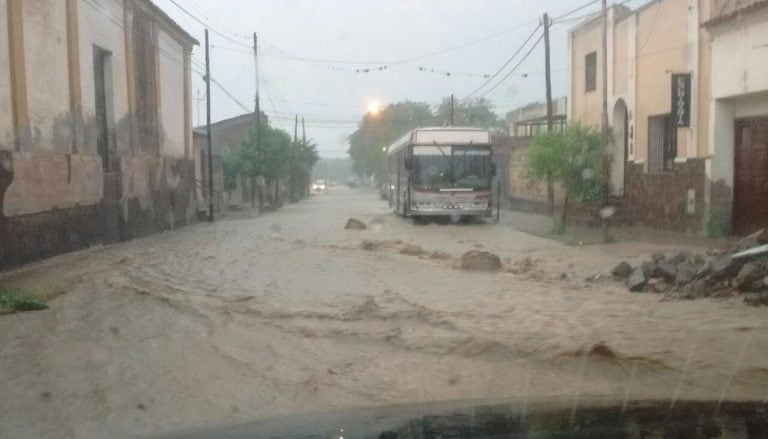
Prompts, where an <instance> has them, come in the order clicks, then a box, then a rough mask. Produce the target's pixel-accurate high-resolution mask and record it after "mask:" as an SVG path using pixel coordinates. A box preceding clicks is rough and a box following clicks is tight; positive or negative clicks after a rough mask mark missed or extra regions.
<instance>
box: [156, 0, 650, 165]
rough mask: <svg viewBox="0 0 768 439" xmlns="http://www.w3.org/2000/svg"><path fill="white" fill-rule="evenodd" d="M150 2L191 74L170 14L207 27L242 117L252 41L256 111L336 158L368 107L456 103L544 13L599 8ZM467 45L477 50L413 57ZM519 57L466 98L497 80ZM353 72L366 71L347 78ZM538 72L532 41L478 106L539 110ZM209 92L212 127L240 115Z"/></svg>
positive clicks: (574, 4) (372, 0) (247, 102)
mask: <svg viewBox="0 0 768 439" xmlns="http://www.w3.org/2000/svg"><path fill="white" fill-rule="evenodd" d="M154 1H155V3H156V4H157V5H158V6H160V7H161V8H162V9H163V10H164V11H166V12H167V13H168V14H169V15H170V16H171V17H172V18H174V19H175V20H176V21H177V22H178V23H179V24H180V25H181V26H183V27H184V28H185V29H186V30H187V31H188V32H189V33H190V34H192V35H193V36H194V37H196V38H197V39H199V40H200V43H201V46H200V47H196V48H195V50H194V52H193V59H194V60H195V61H193V69H195V70H201V69H200V67H195V66H203V65H204V64H203V61H204V59H205V57H204V49H203V29H204V26H203V25H201V24H200V23H198V22H196V21H195V20H194V19H193V18H191V17H190V16H189V15H187V14H186V13H185V12H184V11H182V9H181V8H180V7H179V6H181V7H183V8H184V9H185V10H186V11H188V12H189V13H191V14H192V15H194V16H195V17H197V18H198V19H199V20H201V21H203V22H205V23H208V26H209V27H210V28H211V29H213V30H215V31H216V32H218V33H219V34H223V35H224V36H222V35H219V34H217V33H215V32H214V31H213V30H212V31H211V34H210V39H211V44H212V46H213V47H212V49H211V76H212V77H213V78H214V80H215V81H217V82H218V83H220V84H221V85H222V86H223V87H224V88H226V89H227V90H228V91H229V92H230V93H231V94H233V95H234V98H235V99H236V100H237V101H239V102H240V103H241V104H242V105H243V106H245V107H246V108H248V109H251V108H252V107H253V96H254V89H255V80H254V63H253V54H252V50H251V49H249V47H251V46H252V42H253V36H252V35H253V32H256V33H257V34H258V38H259V72H260V82H259V83H260V96H261V99H260V101H261V108H262V110H263V111H265V112H266V113H267V114H268V115H269V117H270V120H271V122H272V123H273V125H276V126H278V127H282V128H285V129H286V130H288V131H289V132H291V133H292V132H293V115H294V114H299V116H304V117H305V118H306V125H307V126H306V129H307V137H309V138H311V139H314V140H315V141H316V142H317V143H318V145H319V150H320V154H321V156H323V157H346V149H347V145H346V138H347V136H349V134H351V133H352V132H353V131H354V130H355V128H356V122H357V121H359V120H360V118H361V117H362V115H363V114H364V113H365V111H366V108H367V106H368V105H369V103H370V102H371V101H378V102H380V103H381V104H382V105H386V104H388V103H393V102H398V101H402V100H406V99H409V100H413V101H422V102H428V103H430V104H437V103H439V102H440V100H441V98H442V97H444V96H448V95H450V94H451V93H454V94H455V95H456V97H457V99H461V98H464V97H466V96H467V95H468V94H469V93H471V92H472V91H474V90H475V89H476V88H477V87H479V86H480V85H481V84H483V83H484V82H485V81H486V79H484V78H483V77H482V75H484V74H493V73H495V72H496V71H497V70H498V69H499V68H500V67H501V66H502V65H503V64H504V63H505V62H506V61H507V60H508V59H509V57H510V56H511V55H512V54H513V53H514V52H515V51H516V50H517V49H518V48H519V47H520V45H521V44H522V42H523V41H524V40H525V39H526V38H527V37H528V36H529V35H530V34H531V33H532V32H533V30H534V29H535V28H536V27H537V26H538V24H539V21H540V17H541V15H542V14H543V13H544V12H549V14H550V16H551V17H553V18H556V17H559V16H561V15H563V14H565V13H567V12H569V11H572V10H574V9H576V8H578V7H579V6H582V5H588V6H587V7H586V8H584V9H582V10H580V11H578V12H575V13H574V14H572V15H570V16H568V18H578V17H581V16H583V15H585V14H589V13H591V12H595V11H598V10H599V8H600V2H599V1H592V2H590V1H589V0H154ZM645 1H646V0H633V1H631V2H629V3H628V4H627V6H630V7H633V8H634V7H636V6H638V5H640V4H643V3H645ZM174 2H175V3H176V4H174ZM609 3H611V2H610V1H609ZM575 24H577V22H576V21H568V22H562V23H559V24H555V25H553V27H552V31H551V44H552V69H553V74H552V81H553V93H554V96H555V97H557V96H563V95H565V94H566V87H567V80H568V72H567V30H568V29H569V28H571V27H573V26H574V25H575ZM225 36H226V38H225ZM537 37H538V35H537ZM478 40H483V41H480V42H477V43H476V44H470V45H467V46H466V47H463V48H460V49H456V50H450V51H447V52H445V53H442V54H439V55H434V56H425V55H431V54H434V53H435V52H440V51H442V50H444V49H448V48H454V47H456V46H461V45H465V44H467V43H471V42H475V41H478ZM534 41H535V38H534ZM526 51H527V50H524V51H523V52H522V53H521V54H520V55H519V56H518V58H516V59H515V61H513V62H512V63H511V64H510V66H509V67H508V68H507V69H506V70H504V71H503V72H502V73H501V74H500V75H499V76H497V77H496V78H495V79H494V80H493V81H492V82H491V83H490V84H489V85H488V86H487V87H486V88H484V89H482V90H481V91H480V92H479V93H478V94H482V93H483V92H484V91H486V90H487V89H488V88H491V87H492V86H494V85H495V84H496V83H497V82H499V80H500V79H502V78H503V77H504V76H505V75H506V74H507V72H508V71H509V69H510V68H511V67H512V66H514V65H515V64H517V60H519V59H520V58H522V55H523V54H524V53H525V52H526ZM293 58H303V59H306V60H309V61H301V60H298V59H293ZM339 61H344V62H339ZM403 61H407V62H403ZM384 66H386V69H383V67H384ZM365 68H368V69H371V72H369V73H356V72H355V70H357V69H365ZM380 68H382V70H379V69H380ZM419 68H423V69H424V70H420V69H419ZM432 69H434V70H435V72H434V73H433V72H431V71H430V70H432ZM543 71H544V51H543V44H539V45H538V46H537V47H536V48H535V49H534V51H533V52H532V53H531V55H530V56H529V57H528V58H527V59H526V60H525V61H524V62H523V64H522V65H521V66H520V67H519V69H518V70H516V71H515V72H514V73H513V74H512V75H511V76H510V77H509V78H508V79H507V80H506V81H504V82H503V83H501V84H500V85H499V86H498V87H496V88H495V89H494V90H493V91H492V92H490V93H489V94H488V95H487V96H486V97H487V98H489V99H491V101H492V102H493V104H494V107H495V111H496V112H497V113H498V114H499V115H503V114H505V113H506V112H507V111H509V110H511V109H514V108H516V107H519V106H522V105H525V104H527V103H530V102H535V101H542V100H543V99H544V97H545V92H544V75H543ZM446 72H450V73H451V75H450V76H448V75H446V74H445V73H446ZM525 75H527V76H525ZM212 87H213V89H212V93H211V97H212V99H213V102H212V105H213V109H212V119H213V120H214V121H216V120H221V119H226V118H229V117H232V116H236V115H239V114H242V113H244V112H245V110H244V109H243V108H242V107H241V105H240V104H238V103H237V102H236V101H235V99H233V98H231V97H229V96H227V95H226V94H225V93H224V92H223V91H222V90H220V89H219V88H218V87H217V86H215V85H212ZM198 90H199V93H200V96H201V97H202V96H203V95H204V93H205V84H204V82H203V81H202V79H201V77H200V75H198V74H197V73H194V72H193V87H192V93H193V97H194V98H196V97H197V93H198ZM193 102H194V101H193ZM199 108H200V110H201V112H200V113H199V114H198V106H197V104H194V105H193V117H194V122H195V123H197V121H198V120H200V121H203V122H204V121H205V105H204V103H201V104H200V107H199ZM198 116H199V119H198Z"/></svg>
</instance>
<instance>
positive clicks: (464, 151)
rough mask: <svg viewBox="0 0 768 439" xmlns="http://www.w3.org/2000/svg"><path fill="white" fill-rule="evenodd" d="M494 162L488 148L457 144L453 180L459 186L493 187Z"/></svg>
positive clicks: (473, 187) (455, 185) (454, 152)
mask: <svg viewBox="0 0 768 439" xmlns="http://www.w3.org/2000/svg"><path fill="white" fill-rule="evenodd" d="M492 176H493V163H492V162H491V151H490V149H488V148H477V147H472V146H466V147H465V146H457V147H454V148H453V182H454V187H457V188H472V189H488V188H490V187H491V177H492Z"/></svg>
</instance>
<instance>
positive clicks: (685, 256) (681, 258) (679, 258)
mask: <svg viewBox="0 0 768 439" xmlns="http://www.w3.org/2000/svg"><path fill="white" fill-rule="evenodd" d="M690 259H691V254H690V253H689V252H680V253H678V254H676V255H674V256H672V257H671V258H669V259H668V261H669V263H670V264H672V265H678V264H680V263H681V262H685V261H688V260H690Z"/></svg>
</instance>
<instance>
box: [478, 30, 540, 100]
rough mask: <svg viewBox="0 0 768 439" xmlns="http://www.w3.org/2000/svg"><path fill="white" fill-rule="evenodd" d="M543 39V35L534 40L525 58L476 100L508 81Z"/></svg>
mask: <svg viewBox="0 0 768 439" xmlns="http://www.w3.org/2000/svg"><path fill="white" fill-rule="evenodd" d="M543 38H544V34H542V35H541V36H540V37H539V39H538V40H536V42H535V43H534V44H533V46H531V48H530V49H529V50H528V52H527V53H526V54H525V56H523V59H521V60H520V62H518V63H517V64H516V65H515V67H513V68H512V70H510V71H509V73H507V75H506V76H504V77H503V78H501V81H499V82H497V83H496V85H494V86H493V87H491V88H490V89H488V90H487V91H486V92H485V93H483V94H481V95H480V96H477V97H478V98H482V97H484V96H487V95H488V94H489V93H491V92H492V91H494V90H496V89H497V88H498V87H499V86H500V85H501V84H503V83H504V81H506V80H507V79H509V77H510V76H512V74H513V73H515V71H516V70H517V69H518V67H520V66H521V65H522V64H523V62H525V60H526V59H528V57H529V56H531V53H533V50H534V49H535V48H536V47H537V46H538V45H539V43H540V42H541V40H542V39H543Z"/></svg>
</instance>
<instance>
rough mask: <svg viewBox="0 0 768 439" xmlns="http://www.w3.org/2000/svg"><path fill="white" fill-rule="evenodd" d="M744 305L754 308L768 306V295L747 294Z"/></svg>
mask: <svg viewBox="0 0 768 439" xmlns="http://www.w3.org/2000/svg"><path fill="white" fill-rule="evenodd" d="M744 303H746V304H747V305H752V306H760V305H768V294H767V293H748V294H745V295H744Z"/></svg>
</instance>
